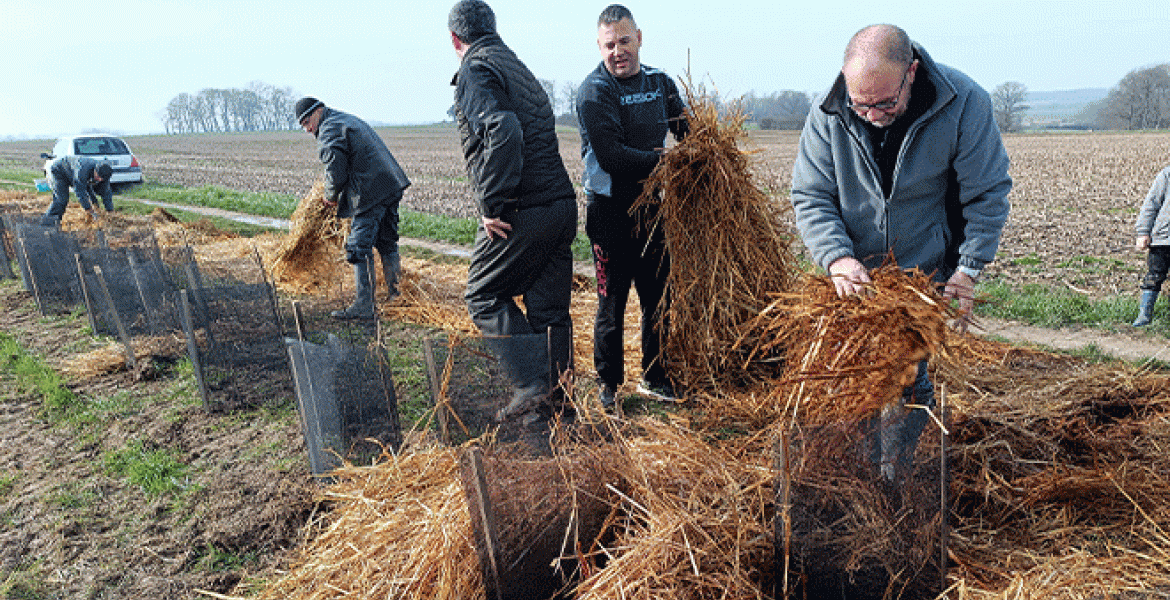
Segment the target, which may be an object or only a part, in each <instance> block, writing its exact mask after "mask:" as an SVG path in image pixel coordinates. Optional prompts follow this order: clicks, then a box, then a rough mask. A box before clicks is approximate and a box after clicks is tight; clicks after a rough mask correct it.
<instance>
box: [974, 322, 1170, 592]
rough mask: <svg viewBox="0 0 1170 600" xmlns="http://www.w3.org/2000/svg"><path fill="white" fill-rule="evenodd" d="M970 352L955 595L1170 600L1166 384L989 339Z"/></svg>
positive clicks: (1124, 368)
mask: <svg viewBox="0 0 1170 600" xmlns="http://www.w3.org/2000/svg"><path fill="white" fill-rule="evenodd" d="M961 353H962V355H963V358H964V359H965V360H969V361H970V363H971V365H970V366H971V369H970V372H969V382H968V385H969V389H970V390H971V392H970V393H967V394H963V395H961V396H957V402H956V406H955V418H954V425H953V426H952V432H953V443H954V455H955V457H954V466H953V468H952V473H953V475H954V482H953V484H952V490H953V494H954V496H955V500H954V503H953V513H952V522H953V525H954V527H955V529H954V534H953V535H952V536H951V544H952V549H953V553H952V555H953V559H954V561H955V563H956V564H957V568H953V569H952V576H953V577H955V578H956V579H957V580H958V581H959V582H960V588H959V591H960V592H961V593H960V594H959V595H958V596H957V597H959V598H980V599H982V598H1009V597H1010V598H1037V599H1039V598H1069V599H1081V598H1085V599H1087V598H1100V597H1117V598H1123V597H1125V598H1158V597H1166V595H1167V594H1170V455H1168V454H1167V452H1166V449H1167V448H1168V447H1170V377H1168V376H1167V375H1165V374H1162V373H1150V372H1146V371H1143V370H1141V369H1140V368H1138V367H1134V366H1131V365H1127V364H1121V363H1107V364H1091V363H1088V362H1086V361H1083V360H1080V359H1075V358H1070V357H1067V356H1060V355H1055V354H1049V353H1047V352H1042V351H1036V350H1029V349H1026V348H1013V347H1008V346H1004V345H1000V344H993V343H991V342H976V343H973V344H971V345H969V346H967V347H964V348H962V350H961ZM1159 590H1160V591H1159Z"/></svg>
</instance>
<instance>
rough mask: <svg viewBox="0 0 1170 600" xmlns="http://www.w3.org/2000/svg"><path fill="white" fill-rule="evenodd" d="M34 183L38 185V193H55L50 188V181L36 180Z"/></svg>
mask: <svg viewBox="0 0 1170 600" xmlns="http://www.w3.org/2000/svg"><path fill="white" fill-rule="evenodd" d="M33 183H35V184H36V186H37V191H38V192H51V191H53V189H52V188H50V187H49V182H48V180H45V179H34V180H33Z"/></svg>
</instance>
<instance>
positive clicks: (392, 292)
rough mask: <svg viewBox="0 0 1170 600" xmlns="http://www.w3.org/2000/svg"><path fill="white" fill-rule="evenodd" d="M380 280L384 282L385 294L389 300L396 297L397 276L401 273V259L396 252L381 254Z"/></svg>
mask: <svg viewBox="0 0 1170 600" xmlns="http://www.w3.org/2000/svg"><path fill="white" fill-rule="evenodd" d="M381 256H382V278H383V279H384V280H385V281H386V293H387V294H388V296H389V298H388V299H389V300H393V299H394V298H396V297H398V276H399V274H400V273H402V259H401V258H400V257H399V256H398V252H397V251H395V252H387V253H386V254H382V255H381Z"/></svg>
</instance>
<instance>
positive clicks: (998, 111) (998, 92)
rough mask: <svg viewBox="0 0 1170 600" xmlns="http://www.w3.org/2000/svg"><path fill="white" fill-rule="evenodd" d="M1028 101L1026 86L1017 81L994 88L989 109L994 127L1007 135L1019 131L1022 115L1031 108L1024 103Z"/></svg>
mask: <svg viewBox="0 0 1170 600" xmlns="http://www.w3.org/2000/svg"><path fill="white" fill-rule="evenodd" d="M1027 99H1028V86H1026V85H1024V84H1022V83H1020V82H1018V81H1008V82H1006V83H1001V84H999V85H998V86H996V88H995V90H994V91H992V93H991V107H992V112H993V114H994V115H995V125H996V126H997V127H999V130H1000V131H1002V132H1004V133H1007V132H1009V131H1019V130H1020V128H1021V127H1023V124H1024V113H1025V112H1027V111H1028V109H1030V108H1031V107H1030V106H1028V105H1027V104H1024V102H1025V101H1026V100H1027Z"/></svg>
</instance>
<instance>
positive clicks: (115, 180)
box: [41, 133, 142, 189]
mask: <svg viewBox="0 0 1170 600" xmlns="http://www.w3.org/2000/svg"><path fill="white" fill-rule="evenodd" d="M70 155H80V156H85V157H88V158H92V159H94V160H96V161H98V162H103V161H104V162H108V163H110V166H111V167H113V168H114V173H113V175H111V176H110V185H111V186H112V187H114V188H115V189H117V188H125V187H129V186H131V185H133V184H136V183H142V165H140V164H138V159H137V158H135V157H134V154H133V153H132V152H130V146H127V145H126V142H125V141H123V140H122V138H119V137H117V136H113V135H105V134H101V133H92V134H84V135H71V136H67V137H63V138H61V139H59V140H57V144H56V145H54V146H53V152H52V153H51V154H47V153H44V152H42V153H41V158H43V159H45V167H44V169H45V177H48V174H49V164H50V163H52V162H53V160H54V159H57V158H60V157H62V156H70Z"/></svg>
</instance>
